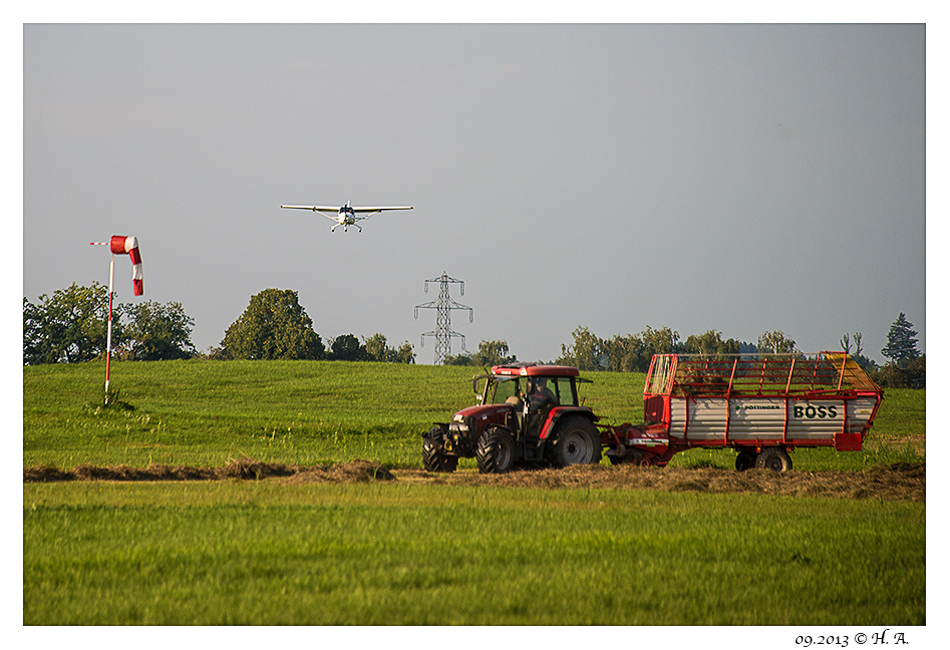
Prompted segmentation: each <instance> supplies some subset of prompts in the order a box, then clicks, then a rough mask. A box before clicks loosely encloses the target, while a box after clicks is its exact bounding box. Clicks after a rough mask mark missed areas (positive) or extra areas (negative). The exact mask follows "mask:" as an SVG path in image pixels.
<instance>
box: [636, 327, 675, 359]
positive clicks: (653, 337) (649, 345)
mask: <svg viewBox="0 0 950 650" xmlns="http://www.w3.org/2000/svg"><path fill="white" fill-rule="evenodd" d="M640 337H641V338H642V339H643V347H644V357H645V358H646V359H648V360H649V359H652V358H653V355H654V354H672V353H673V352H676V351H677V347H678V345H677V343H678V341H679V340H680V335H679V333H678V332H676V331H674V330H671V329H670V328H669V327H661V328H660V329H653V328H652V327H650V326H649V325H647V329H646V331H645V332H641V333H640ZM648 363H649V362H648Z"/></svg>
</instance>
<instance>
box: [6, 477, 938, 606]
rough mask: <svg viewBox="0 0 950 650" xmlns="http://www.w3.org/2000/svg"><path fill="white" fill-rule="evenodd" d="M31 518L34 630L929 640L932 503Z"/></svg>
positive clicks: (347, 495)
mask: <svg viewBox="0 0 950 650" xmlns="http://www.w3.org/2000/svg"><path fill="white" fill-rule="evenodd" d="M23 505H24V548H25V549H26V551H25V554H24V568H23V578H24V594H23V597H24V601H23V602H24V623H26V624H28V625H31V624H56V625H59V624H62V625H72V624H95V625H125V624H149V625H151V624H155V625H191V624H278V625H283V624H291V625H297V624H330V625H351V624H362V625H379V624H389V625H402V624H412V625H415V624H452V625H485V624H509V625H520V624H538V625H545V624H556V625H587V624H597V625H880V624H887V625H920V624H923V623H924V600H925V557H924V553H925V551H924V548H925V545H924V528H925V521H924V518H925V515H924V506H923V504H921V503H902V502H878V501H843V500H837V499H804V498H784V497H764V496H747V495H694V494H693V495H687V494H669V493H656V492H647V491H632V490H554V491H551V490H534V489H527V490H525V489H503V488H494V489H485V488H477V487H449V486H418V485H399V484H373V485H345V486H328V485H303V486H301V485H292V486H291V485H280V484H277V483H274V482H271V481H261V482H244V483H234V482H219V483H214V484H209V485H194V484H181V483H171V484H157V483H147V484H118V483H70V484H52V485H50V484H31V485H28V486H24V504H23Z"/></svg>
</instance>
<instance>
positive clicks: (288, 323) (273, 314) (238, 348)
mask: <svg viewBox="0 0 950 650" xmlns="http://www.w3.org/2000/svg"><path fill="white" fill-rule="evenodd" d="M108 315H109V292H108V288H107V287H105V286H103V285H102V284H99V283H98V282H93V283H92V285H91V286H89V287H84V286H80V285H77V284H76V283H73V284H72V285H71V286H69V287H68V288H66V289H59V290H56V291H55V292H53V295H52V296H47V295H46V294H44V295H41V296H40V297H39V300H38V302H37V303H35V304H34V303H32V302H30V301H29V300H27V298H26V297H24V298H23V364H24V365H31V366H32V365H40V364H46V363H77V362H82V361H92V360H93V359H97V358H100V357H102V356H103V355H105V352H106V348H107V327H108ZM194 324H195V322H194V319H192V318H191V317H190V316H188V315H187V314H186V313H185V311H184V309H183V308H182V306H181V304H180V303H177V302H169V303H165V304H159V303H157V302H155V301H151V300H146V301H144V302H141V303H138V304H134V305H133V304H123V303H116V302H115V301H113V308H112V356H113V358H115V359H122V360H129V361H159V360H163V359H191V358H199V357H203V358H208V359H219V360H228V359H328V360H341V361H381V362H387V363H415V353H414V352H413V350H412V345H410V344H409V342H408V341H405V342H403V343H402V344H401V345H400V346H399V347H396V348H394V347H390V346H389V345H388V343H387V340H386V337H385V336H384V335H383V334H380V333H377V334H374V335H373V336H371V337H369V338H364V339H363V340H362V341H360V340H359V339H357V338H356V337H355V336H354V335H353V334H343V335H341V336H337V337H335V338H332V339H330V340H329V341H328V342H327V344H326V345H325V344H324V342H323V339H322V338H321V337H320V335H319V334H317V333H316V332H315V331H314V329H313V321H312V320H311V319H310V317H309V316H308V315H307V312H306V310H304V308H303V307H302V306H301V305H300V303H299V301H298V299H297V292H296V291H291V290H289V289H286V290H280V289H265V290H264V291H262V292H260V293H258V294H256V295H254V296H251V300H250V304H248V307H247V309H246V310H245V311H244V313H243V314H241V316H239V317H238V318H237V320H235V321H234V322H233V323H232V324H231V325H230V326H229V327H228V329H227V331H226V332H225V334H224V339H223V340H222V341H221V345H220V346H218V347H212V348H211V349H210V350H209V351H208V352H206V353H199V352H197V351H196V350H195V346H194V344H193V343H192V342H191V333H192V331H193V328H194Z"/></svg>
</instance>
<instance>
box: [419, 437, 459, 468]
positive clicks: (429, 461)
mask: <svg viewBox="0 0 950 650" xmlns="http://www.w3.org/2000/svg"><path fill="white" fill-rule="evenodd" d="M458 464H459V459H458V458H457V457H455V456H449V455H448V454H446V453H445V451H444V450H443V449H442V428H441V427H432V428H431V429H430V430H429V433H427V434H426V435H425V436H424V437H423V438H422V466H423V467H424V468H425V470H426V471H427V472H454V471H455V468H456V467H458Z"/></svg>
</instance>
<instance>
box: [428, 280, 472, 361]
mask: <svg viewBox="0 0 950 650" xmlns="http://www.w3.org/2000/svg"><path fill="white" fill-rule="evenodd" d="M430 282H438V283H439V297H438V298H437V299H436V300H433V301H432V302H427V303H425V304H423V305H416V307H415V311H414V315H415V318H419V310H420V309H435V310H436V317H435V329H434V330H432V331H431V332H425V333H423V334H422V336H420V337H419V342H420V344H421V345H422V347H425V337H427V336H434V337H435V364H436V365H441V364H442V362H444V361H445V357H447V356H448V355H449V353H450V352H452V337H453V336H457V337H459V338H461V339H462V349H463V350H464V349H465V335H464V334H459V333H458V332H453V331H452V314H451V311H452V310H453V309H467V310H468V322H470V323H471V322H472V319H473V318H474V314H473V313H472V308H471V307H466V306H465V305H462V304H459V303H457V302H455V301H454V300H452V298H451V296H449V284H451V283H453V282H454V283H457V284H459V285H461V286H460V288H459V293H460V294H461V295H463V296H464V295H465V283H464V282H462V281H461V280H456V279H455V278H450V277H449V276H447V275H446V274H445V271H443V272H442V275H441V276H439V277H437V278H432V279H430V280H426V282H425V292H426V293H429V283H430Z"/></svg>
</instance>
